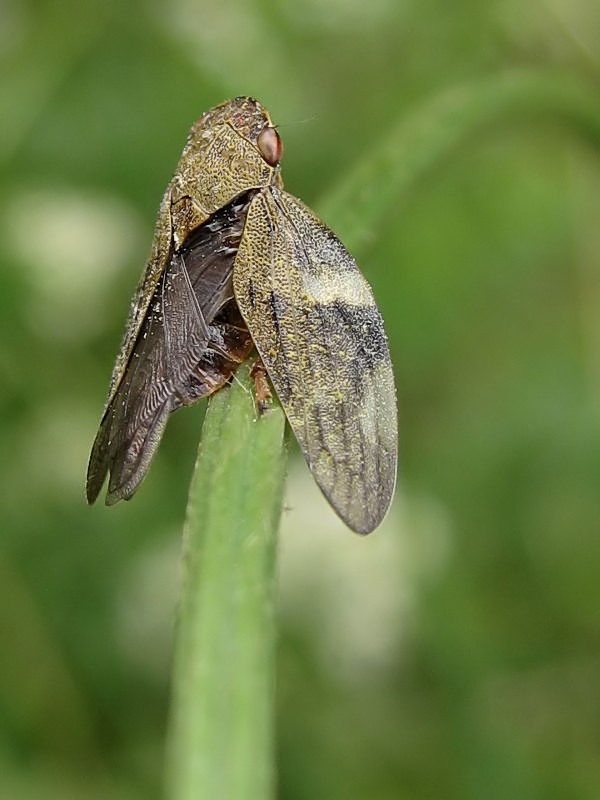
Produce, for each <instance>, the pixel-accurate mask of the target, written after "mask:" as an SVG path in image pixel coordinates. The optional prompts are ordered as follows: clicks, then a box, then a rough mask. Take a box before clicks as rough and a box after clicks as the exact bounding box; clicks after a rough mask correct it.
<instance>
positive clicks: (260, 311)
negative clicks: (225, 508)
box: [233, 188, 397, 533]
mask: <svg viewBox="0 0 600 800" xmlns="http://www.w3.org/2000/svg"><path fill="white" fill-rule="evenodd" d="M233 285H234V293H235V298H236V300H237V303H238V305H239V307H240V310H241V312H242V315H243V317H244V319H245V321H246V324H247V325H248V329H249V331H250V334H251V336H252V338H253V339H254V343H255V345H256V347H257V349H258V351H259V353H260V355H261V357H262V360H263V362H264V364H265V367H266V369H267V371H268V374H269V377H270V378H271V381H272V383H273V386H274V388H275V391H276V392H277V394H278V396H279V399H280V401H281V403H282V405H283V407H284V410H285V412H286V415H287V417H288V420H289V422H290V425H291V427H292V430H293V432H294V434H295V436H296V438H297V440H298V443H299V444H300V447H301V449H302V452H303V454H304V457H305V459H306V461H307V463H308V465H309V467H310V469H311V470H312V472H313V475H314V477H315V479H316V481H317V483H318V485H319V486H320V488H321V489H322V491H323V493H324V494H325V496H326V497H327V499H328V500H329V502H330V503H331V505H332V506H333V507H334V509H335V510H336V511H337V513H338V514H339V515H340V517H341V518H342V519H343V520H344V521H345V522H346V523H347V524H348V525H349V527H351V528H352V529H353V530H355V531H357V532H359V533H369V532H370V531H372V530H373V529H374V528H376V527H377V525H378V524H379V523H380V522H381V520H382V518H383V517H384V515H385V513H386V511H387V509H388V507H389V505H390V502H391V499H392V496H393V492H394V486H395V479H396V461H397V417H396V396H395V389H394V379H393V372H392V366H391V362H390V356H389V351H388V345H387V339H386V336H385V332H384V329H383V322H382V319H381V316H380V314H379V311H378V310H377V307H376V305H375V302H374V299H373V295H372V292H371V289H370V287H369V285H368V284H367V282H366V281H365V279H364V278H363V277H362V275H361V273H360V271H359V269H358V267H357V265H356V262H355V261H354V259H353V258H352V256H351V255H350V254H349V253H348V251H347V250H346V249H345V248H344V246H343V245H342V244H341V242H340V241H339V239H337V237H336V236H335V235H334V234H333V233H332V232H331V231H330V230H329V229H328V228H327V227H326V226H325V225H324V224H323V223H322V222H321V221H320V220H319V219H318V217H316V216H315V215H314V214H313V213H312V212H311V211H310V209H308V208H307V207H306V206H305V205H304V204H303V203H301V202H300V201H299V200H297V199H296V198H294V197H292V196H291V195H289V194H287V193H285V192H282V191H280V190H278V189H276V188H272V189H269V190H265V191H263V192H261V193H260V194H259V195H257V196H256V197H255V198H254V200H253V201H252V203H251V205H250V209H249V211H248V217H247V221H246V227H245V230H244V235H243V237H242V241H241V243H240V247H239V251H238V254H237V256H236V259H235V263H234V270H233Z"/></svg>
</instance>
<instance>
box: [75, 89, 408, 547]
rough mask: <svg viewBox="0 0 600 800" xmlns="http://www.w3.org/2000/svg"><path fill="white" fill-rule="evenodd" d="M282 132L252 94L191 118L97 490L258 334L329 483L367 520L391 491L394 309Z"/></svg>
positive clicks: (129, 475) (306, 445) (141, 296)
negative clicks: (315, 196) (289, 169)
mask: <svg viewBox="0 0 600 800" xmlns="http://www.w3.org/2000/svg"><path fill="white" fill-rule="evenodd" d="M282 151H283V148H282V144H281V140H280V139H279V135H278V134H277V131H276V130H275V128H274V127H273V125H272V123H271V120H270V117H269V115H268V114H267V112H266V111H265V110H264V109H263V108H262V106H261V105H260V104H259V103H258V102H257V101H255V100H252V99H251V98H236V99H235V100H231V101H229V102H227V103H224V104H222V105H220V106H217V107H216V108H215V109H213V110H212V111H209V112H208V113H207V114H205V115H204V116H203V117H201V118H200V120H198V122H197V123H196V124H195V125H194V126H193V128H192V130H191V133H190V136H189V138H188V142H187V144H186V146H185V148H184V151H183V154H182V157H181V160H180V162H179V165H178V167H177V171H176V173H175V177H174V178H173V180H172V181H171V183H170V184H169V186H168V188H167V191H166V193H165V196H164V198H163V202H162V204H161V210H160V214H159V219H158V222H157V226H156V232H155V238H154V244H153V249H152V253H151V256H150V260H149V263H148V266H147V268H146V271H145V273H144V276H143V277H142V281H141V283H140V286H139V287H138V291H137V293H136V296H135V297H134V300H133V303H132V307H131V312H130V317H129V322H128V326H127V329H126V333H125V338H124V341H123V345H122V348H121V352H120V354H119V356H118V357H117V362H116V365H115V368H114V371H113V376H112V381H111V387H110V392H109V397H108V401H107V404H106V408H105V412H104V416H103V418H102V422H101V423H100V429H99V431H98V434H97V436H96V440H95V442H94V445H93V448H92V454H91V456H90V464H89V468H88V480H87V496H88V501H89V502H94V500H95V499H96V497H97V496H98V494H99V492H100V489H101V487H102V483H103V482H104V479H105V477H106V474H107V473H108V472H110V479H109V488H108V495H107V503H113V502H116V501H117V500H119V499H121V498H124V499H128V498H130V497H131V496H132V494H133V493H134V492H135V490H136V489H137V487H138V485H139V483H140V481H141V480H142V479H143V477H144V475H145V473H146V471H147V469H148V466H149V464H150V461H151V459H152V456H153V455H154V452H155V450H156V448H157V446H158V443H159V441H160V438H161V436H162V433H163V431H164V427H165V424H166V421H167V418H168V416H169V414H170V413H171V412H172V411H174V410H175V409H176V408H179V407H180V406H182V405H186V404H190V403H193V402H195V401H196V400H198V399H200V398H201V397H205V396H206V395H209V394H211V393H212V392H214V391H216V390H217V389H219V388H220V387H221V386H223V385H224V384H225V383H226V382H227V381H228V380H229V379H230V378H231V376H232V375H233V373H234V372H235V370H236V369H237V366H238V365H239V364H240V363H241V362H242V361H243V360H244V359H245V358H246V357H247V356H248V355H249V353H250V352H251V350H252V348H253V346H254V347H256V349H257V351H258V353H259V355H260V357H261V360H262V362H263V364H264V367H265V368H266V371H267V373H268V375H269V378H270V380H271V382H272V384H273V387H274V389H275V392H276V393H277V395H278V397H279V399H280V401H281V404H282V406H283V408H284V411H285V413H286V416H287V418H288V420H289V423H290V425H291V428H292V430H293V432H294V434H295V436H296V438H297V440H298V443H299V445H300V448H301V450H302V453H303V455H304V457H305V459H306V461H307V463H308V466H309V467H310V469H311V471H312V473H313V475H314V477H315V480H316V481H317V483H318V485H319V486H320V488H321V490H322V491H323V493H324V494H325V496H326V497H327V499H328V500H329V502H330V503H331V505H332V506H333V508H334V509H335V510H336V512H337V513H338V514H339V515H340V517H341V518H342V519H343V520H344V521H345V522H346V523H347V524H348V526H349V527H350V528H352V529H353V530H355V531H357V532H359V533H369V532H370V531H372V530H373V529H374V528H375V527H377V525H378V524H379V523H380V522H381V520H382V518H383V516H384V515H385V513H386V511H387V509H388V507H389V504H390V502H391V498H392V495H393V491H394V484H395V477H396V454H397V422H396V399H395V389H394V381H393V372H392V367H391V362H390V357H389V352H388V346H387V340H386V336H385V332H384V329H383V322H382V319H381V316H380V314H379V312H378V310H377V307H376V305H375V302H374V300H373V295H372V293H371V289H370V287H369V285H368V284H367V282H366V281H365V279H364V278H363V277H362V275H361V273H360V271H359V269H358V267H357V265H356V263H355V261H354V259H353V258H352V256H351V255H350V254H349V253H348V251H347V250H346V249H345V248H344V246H343V245H342V244H341V242H340V241H339V239H337V238H336V236H335V235H334V234H333V233H332V231H330V230H329V229H328V228H327V227H326V226H325V225H324V224H323V223H322V222H321V221H320V220H319V218H318V217H316V216H315V214H313V212H312V211H310V209H309V208H307V207H306V206H305V205H304V204H303V203H302V202H301V201H299V200H298V199H296V198H295V197H293V196H292V195H290V194H288V193H287V192H285V191H284V190H283V184H282V181H281V176H280V166H279V164H280V160H281V156H282Z"/></svg>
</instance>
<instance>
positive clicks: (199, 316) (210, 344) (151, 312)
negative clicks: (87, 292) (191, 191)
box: [86, 197, 252, 504]
mask: <svg viewBox="0 0 600 800" xmlns="http://www.w3.org/2000/svg"><path fill="white" fill-rule="evenodd" d="M248 202H249V197H246V199H245V200H244V201H243V202H242V201H241V200H240V201H238V200H236V201H234V202H233V203H232V204H230V205H229V206H226V207H225V208H223V209H221V210H220V211H219V212H217V213H216V214H214V215H213V216H212V217H210V218H209V220H208V221H207V222H206V223H205V224H204V225H202V226H201V227H200V228H199V229H198V230H197V231H195V232H194V233H193V234H192V236H191V237H190V238H189V239H188V241H187V242H185V243H184V246H183V247H182V248H181V250H180V251H178V252H177V253H174V254H173V255H172V257H171V260H170V262H169V264H168V266H167V268H166V269H165V271H164V273H163V275H162V277H161V279H160V281H159V283H158V285H157V287H156V290H155V292H154V295H153V298H152V301H151V303H150V305H149V307H148V310H147V312H146V316H145V318H144V321H143V323H142V326H141V328H140V331H139V334H138V337H137V339H136V342H135V345H134V346H133V349H132V352H131V355H130V358H129V360H128V362H127V364H126V367H125V370H124V373H123V377H122V379H121V381H120V383H119V385H118V386H117V389H116V391H115V392H114V394H113V395H112V397H111V400H110V402H109V404H108V406H107V408H106V410H105V413H104V416H103V418H102V422H101V423H100V429H99V431H98V434H97V436H96V439H95V441H94V445H93V447H92V453H91V455H90V462H89V466H88V476H87V487H86V490H87V497H88V501H89V502H90V503H93V502H94V500H95V499H96V497H97V496H98V494H99V492H100V489H101V488H102V484H103V482H104V479H105V477H106V474H107V473H108V472H110V480H109V487H108V495H107V499H106V502H107V503H108V504H111V503H114V502H117V501H118V500H120V499H122V498H123V499H129V498H130V497H131V496H132V495H133V493H134V492H135V490H136V489H137V487H138V486H139V484H140V482H141V481H142V479H143V477H144V475H145V474H146V472H147V470H148V467H149V465H150V462H151V460H152V457H153V456H154V453H155V452H156V449H157V447H158V445H159V443H160V440H161V438H162V435H163V432H164V429H165V425H166V423H167V419H168V417H169V414H170V413H171V412H172V411H174V410H175V409H176V408H179V407H180V406H181V405H184V404H190V403H193V402H195V401H196V400H199V399H200V398H202V397H205V396H206V395H208V394H211V393H212V392H214V391H216V390H217V389H218V388H220V387H221V386H222V385H223V384H224V383H226V382H227V381H228V380H229V378H230V377H231V375H232V374H233V372H234V371H235V370H236V369H237V366H238V365H239V363H240V362H241V361H243V360H244V358H245V357H246V356H247V355H248V353H249V352H250V350H251V349H252V341H251V339H250V336H249V334H248V331H247V330H246V327H245V325H244V323H243V320H242V319H241V317H240V315H239V311H238V309H237V306H236V305H235V302H234V301H233V299H232V294H233V293H232V285H231V273H232V265H233V259H234V256H235V254H236V252H237V246H238V244H239V240H240V237H241V233H242V230H243V226H244V221H245V216H246V212H247V208H248Z"/></svg>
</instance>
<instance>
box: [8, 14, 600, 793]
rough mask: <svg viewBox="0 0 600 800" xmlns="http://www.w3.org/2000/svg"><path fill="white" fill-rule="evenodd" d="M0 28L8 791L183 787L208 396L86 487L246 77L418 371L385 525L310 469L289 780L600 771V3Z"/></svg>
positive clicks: (504, 786) (290, 610)
mask: <svg viewBox="0 0 600 800" xmlns="http://www.w3.org/2000/svg"><path fill="white" fill-rule="evenodd" d="M550 9H551V10H550ZM0 58H1V62H0V63H1V67H0V69H1V72H0V169H1V171H2V181H1V185H2V192H1V195H0V228H1V230H2V237H1V238H0V242H1V245H0V309H1V311H2V313H1V314H0V327H1V332H2V346H1V347H0V369H1V372H2V377H3V391H2V392H1V393H0V403H1V405H0V415H1V416H0V437H1V439H0V464H1V469H2V472H1V474H2V481H1V482H0V637H1V639H0V645H1V648H2V654H3V655H2V658H1V659H0V796H2V797H10V798H11V800H12V798H14V799H15V800H20V799H21V798H23V800H25V798H26V799H27V800H32V799H33V800H36V798H38V797H39V798H44V800H46V798H54V797H56V798H59V797H60V798H61V800H69V798H74V799H75V798H76V800H91V799H92V798H96V797H97V798H105V797H111V798H116V799H117V800H121V798H122V800H133V798H138V797H139V798H141V797H144V798H152V797H159V796H161V782H162V775H163V766H164V755H163V754H164V750H165V729H166V720H167V715H168V704H169V691H170V690H169V676H170V666H171V664H170V662H171V651H172V631H173V623H174V618H175V606H176V602H177V597H178V594H179V579H178V574H177V565H178V562H179V551H180V545H181V541H180V530H181V523H182V519H183V516H184V508H185V503H186V498H187V494H188V485H189V478H190V475H191V473H192V467H193V460H194V453H195V450H196V445H197V441H198V438H199V431H200V426H201V419H202V414H203V408H202V407H198V408H195V409H189V410H186V411H185V412H180V413H179V414H176V415H175V416H174V417H173V420H172V421H171V423H170V424H169V428H168V432H167V435H166V437H165V441H164V442H163V445H162V446H161V451H160V453H159V454H158V457H157V459H156V460H155V463H154V464H153V466H152V469H151V471H150V474H149V476H148V478H147V480H146V481H145V483H144V485H143V486H142V488H141V489H140V491H139V493H138V494H137V495H136V497H135V499H134V500H133V502H132V503H130V504H125V503H122V504H119V505H118V506H116V507H114V508H112V509H105V508H102V507H97V508H96V507H94V508H93V509H88V508H86V507H85V505H84V499H83V479H84V473H85V465H86V459H87V455H88V451H89V446H90V444H91V441H92V439H93V435H94V432H95V428H96V424H97V422H98V415H99V413H100V410H101V406H102V401H103V395H104V392H105V391H106V388H107V382H108V377H109V373H110V368H111V364H112V358H113V356H114V353H115V352H116V349H117V345H118V342H119V337H120V334H121V329H122V325H123V322H124V319H125V315H126V311H127V306H128V303H129V297H130V294H131V292H132V290H133V287H134V285H135V282H136V280H137V273H138V272H139V271H141V269H142V266H143V263H144V260H145V257H146V255H147V249H148V247H149V243H150V238H151V230H152V224H153V221H154V215H155V212H156V208H157V205H158V202H159V199H160V196H161V194H162V191H163V189H164V185H165V183H166V181H167V180H168V179H169V177H170V175H171V171H172V169H173V168H174V166H175V162H176V160H177V157H178V154H179V152H180V149H181V145H182V142H183V139H184V137H185V135H186V133H187V129H188V128H189V125H190V123H191V121H192V120H193V119H194V118H196V117H197V116H198V115H199V114H200V113H201V112H202V111H204V110H205V109H207V108H209V107H210V106H212V105H214V104H215V103H216V102H219V101H220V100H223V99H225V98H227V97H231V96H234V95H238V94H245V93H248V94H254V95H256V96H257V97H258V98H259V99H260V100H261V101H262V102H264V104H265V105H266V107H267V108H268V109H269V110H270V111H271V113H272V115H273V117H274V119H275V120H276V121H277V122H279V123H281V127H280V132H281V135H282V138H283V140H284V143H285V147H286V154H285V157H284V161H283V176H284V179H285V181H286V185H287V186H288V187H289V189H290V190H291V191H292V192H293V193H294V194H295V195H297V196H299V197H301V198H302V199H303V200H305V201H306V202H308V203H309V204H310V205H311V206H313V207H314V208H315V210H316V211H318V212H320V213H321V214H322V216H323V217H324V219H325V220H326V221H327V222H328V223H329V224H330V225H331V226H332V227H333V228H335V229H336V230H337V231H338V232H339V234H340V235H341V237H342V239H343V240H344V241H346V243H347V244H348V245H349V246H351V247H352V248H354V249H355V254H356V256H357V258H358V260H359V263H361V265H362V267H363V270H364V272H365V274H366V276H367V277H368V278H369V280H370V281H371V283H372V285H373V288H374V291H375V295H376V296H377V298H378V299H379V302H380V306H381V309H382V312H383V315H384V318H385V319H386V325H387V328H388V332H389V335H390V343H391V350H392V355H393V359H394V363H395V366H396V375H397V382H398V386H399V391H400V398H399V401H400V422H401V471H400V481H399V493H398V500H397V503H396V506H395V508H393V509H392V513H391V514H390V516H389V518H388V520H387V521H386V523H385V524H384V526H383V527H382V529H381V531H380V532H378V533H376V534H374V535H373V536H371V537H367V538H366V539H360V538H358V537H354V536H353V535H352V534H350V533H349V532H348V531H345V530H343V529H342V527H341V526H339V524H338V522H337V521H336V520H335V518H334V517H333V515H332V514H331V512H330V511H329V510H328V509H327V508H326V507H325V506H323V505H321V501H320V498H319V495H318V492H317V491H316V490H315V489H314V487H313V486H312V485H311V483H310V480H309V479H307V477H306V474H305V472H304V471H303V470H302V469H301V467H300V465H299V464H298V463H297V462H294V461H292V464H291V471H290V479H289V485H288V495H287V500H286V504H285V507H286V509H287V510H286V511H285V512H284V517H283V526H282V534H281V553H280V558H279V563H280V573H281V574H280V581H279V602H278V608H279V631H280V637H279V647H278V652H277V675H278V679H277V687H278V688H277V706H276V707H277V716H278V723H277V742H278V747H277V778H278V783H279V796H280V797H281V798H294V799H295V800H299V799H300V798H305V797H306V798H308V797H310V798H320V797H327V798H328V799H331V800H336V798H344V800H358V798H364V797H369V798H376V799H377V800H388V798H389V799H390V800H391V798H398V797H410V798H411V800H412V799H413V798H414V799H415V800H421V799H422V800H425V799H426V798H433V797H436V798H437V797H444V798H449V799H450V800H452V798H457V800H458V798H460V800H463V799H464V798H477V799H479V798H480V797H491V798H494V797H498V798H505V797H514V798H544V800H548V799H549V800H562V798H565V797H580V798H590V800H595V798H596V797H597V794H598V778H597V763H598V757H599V754H600V734H599V732H598V724H597V720H598V713H599V712H598V709H599V708H600V692H599V689H598V685H599V683H598V680H597V675H598V665H599V663H600V650H599V648H598V641H599V639H600V637H599V633H600V625H599V620H598V613H597V609H598V605H599V599H600V598H599V593H598V585H599V582H598V575H599V573H600V537H599V536H598V531H599V529H600V525H599V522H598V521H599V520H600V499H599V498H600V493H599V492H598V485H599V482H600V414H599V408H600V402H599V398H600V381H599V375H600V366H599V364H600V360H599V358H598V352H599V351H598V341H600V327H599V324H598V318H599V317H598V307H599V303H600V295H599V293H598V288H597V287H598V285H599V282H598V252H600V242H599V241H598V223H597V209H598V207H600V168H599V162H598V151H597V144H598V129H599V123H598V108H599V107H600V104H599V102H598V100H599V97H600V87H599V71H598V64H599V58H600V30H599V29H598V23H597V14H596V4H595V3H594V2H593V1H592V0H583V2H580V3H577V4H573V3H567V2H566V0H552V2H551V3H550V4H544V5H542V4H537V3H533V4H531V3H530V4H525V5H523V4H521V5H519V4H515V3H513V2H509V0H499V1H498V2H495V3H476V2H474V0H460V2H458V3H453V4H452V5H449V4H445V3H443V2H441V0H433V2H429V3H420V4H404V3H395V2H391V0H374V1H373V2H370V3H360V2H354V0H337V2H330V3H322V2H317V0H299V1H297V2H294V3H291V2H283V3H279V4H273V3H262V2H258V0H251V2H245V0H244V2H243V1H242V0H234V2H232V3H230V4H224V3H219V4H213V3H209V2H206V3H194V2H192V0H168V2H165V3H160V4H158V3H150V2H144V1H143V0H142V2H139V3H134V4H122V3H116V2H99V0H98V1H97V2H90V3H85V4H81V3H79V4H78V3H75V2H74V0H45V2H39V3H37V4H23V3H19V2H17V0H10V1H9V2H5V3H4V4H3V6H2V9H1V11H0ZM590 143H591V145H592V146H590ZM238 389H239V387H238ZM238 389H235V391H236V392H237V396H238V398H239V399H242V397H243V394H240V392H239V391H238ZM226 398H227V395H224V396H223V398H221V399H219V403H222V404H224V405H225V404H227V402H228V400H227V399H226ZM217 409H218V406H217ZM223 413H224V410H223ZM234 430H238V428H237V427H236V428H234ZM224 435H225V434H224ZM203 443H204V444H203V446H204V447H206V446H207V439H203ZM223 447H224V446H223V444H222V443H218V444H215V445H214V446H211V450H210V455H211V458H212V457H213V454H214V457H215V458H217V453H218V450H220V449H223ZM227 452H229V449H228V448H227ZM207 455H209V454H208V453H207ZM217 463H219V464H222V463H223V462H221V461H218V462H215V470H216V469H217V466H216V464H217ZM226 464H227V462H225V466H226ZM251 473H252V474H249V475H248V480H249V484H248V486H250V488H252V487H254V486H255V485H258V483H257V484H255V481H257V482H258V481H259V477H260V476H259V474H255V473H254V470H253V469H252V470H251ZM261 474H262V475H263V476H266V475H267V473H266V472H264V473H263V471H262V470H261ZM276 476H277V471H275V472H273V473H272V474H271V477H272V478H275V477H276ZM209 477H210V480H213V479H214V476H213V475H210V476H209ZM220 486H221V489H220V491H226V490H227V489H228V486H227V481H224V482H221V484H220ZM229 488H230V490H231V509H230V510H231V513H232V514H233V513H234V510H235V507H236V506H235V503H236V502H237V501H236V499H235V491H234V489H235V487H234V485H233V484H232V485H231V487H229ZM275 496H276V495H275V493H274V494H273V498H275ZM195 497H197V498H198V499H199V500H200V501H201V502H202V503H203V504H204V503H207V504H209V503H210V502H212V500H211V497H212V493H211V495H210V496H206V497H205V498H202V497H201V492H197V493H196V494H195ZM224 499H226V495H221V500H220V501H219V502H222V501H223V500H224ZM274 502H275V500H274ZM197 513H198V514H199V515H200V516H202V515H204V514H205V513H209V511H208V505H201V506H199V507H198V512H197ZM269 513H270V512H269ZM268 516H269V514H267V515H266V517H265V518H267V517H268ZM209 528H210V526H209V525H207V529H206V531H207V533H208V530H209ZM245 530H246V529H245V528H244V527H240V529H239V533H240V535H242V534H243V533H244V531H245ZM216 544H218V540H217V541H216V542H215V546H216ZM221 544H223V546H229V544H230V543H229V542H227V541H226V542H222V543H221ZM231 544H232V546H233V543H231ZM269 546H270V545H269ZM264 552H265V553H266V552H267V550H265V551H264ZM206 557H208V555H207V556H206ZM261 564H262V566H264V564H265V562H260V561H259V562H256V563H255V566H256V568H257V569H259V568H262V567H261ZM216 574H217V573H216V572H215V573H213V575H216ZM242 585H243V584H242ZM236 586H238V584H237V583H236ZM222 591H223V593H224V594H225V595H227V594H229V595H230V596H231V593H232V591H233V590H232V589H229V588H227V589H226V588H225V586H223V587H222ZM219 596H223V595H221V594H215V595H214V600H215V609H216V610H215V613H217V612H218V611H219V610H220V609H222V608H223V605H222V604H220V603H219V602H217V601H218V597H219ZM211 597H213V595H212V593H211ZM262 608H263V610H264V609H265V608H267V606H262ZM257 618H258V617H257ZM215 619H216V617H215ZM207 635H208V634H207ZM265 635H267V636H270V635H271V634H270V633H269V631H268V630H265ZM221 644H223V642H222V643H221ZM206 647H207V646H206ZM206 647H203V648H202V650H203V651H204V652H205V651H206ZM247 656H248V658H251V657H252V654H251V653H248V654H247ZM214 663H215V662H213V666H214ZM252 675H253V671H252V670H242V672H241V676H242V677H248V678H251V677H252ZM214 677H215V678H216V677H218V676H216V675H215V676H214ZM255 677H256V674H255ZM262 677H263V678H264V680H265V681H268V680H270V678H269V676H268V675H263V676H262ZM255 688H256V687H255ZM265 691H268V687H267V683H266V682H265V683H264V684H262V685H261V687H260V692H263V696H264V692H265ZM253 696H254V697H255V699H256V698H257V697H259V692H254V693H253ZM261 707H262V708H263V710H264V705H263V706H261ZM256 713H258V712H256ZM198 724H200V725H201V724H202V720H200V721H199V723H198ZM257 724H260V725H263V724H264V725H268V723H265V722H264V721H263V722H261V723H257ZM265 730H266V729H265ZM268 735H269V734H268V731H267V732H266V734H265V737H266V738H265V739H262V741H266V740H267V739H268ZM212 744H213V745H214V744H215V743H214V742H213V743H212ZM247 752H248V751H247ZM220 754H221V755H224V753H223V751H222V750H220ZM188 755H189V754H188Z"/></svg>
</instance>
